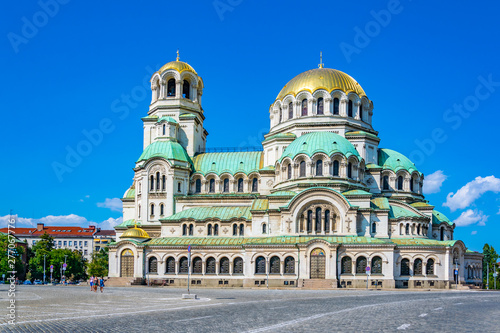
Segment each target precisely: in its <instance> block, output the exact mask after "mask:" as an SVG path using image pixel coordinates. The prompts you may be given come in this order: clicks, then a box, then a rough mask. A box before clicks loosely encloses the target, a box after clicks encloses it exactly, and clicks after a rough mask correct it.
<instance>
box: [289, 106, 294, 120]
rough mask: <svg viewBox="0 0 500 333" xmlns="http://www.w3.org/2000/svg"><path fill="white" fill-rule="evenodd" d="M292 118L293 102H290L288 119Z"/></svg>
mask: <svg viewBox="0 0 500 333" xmlns="http://www.w3.org/2000/svg"><path fill="white" fill-rule="evenodd" d="M292 118H293V103H292V102H290V104H288V119H292Z"/></svg>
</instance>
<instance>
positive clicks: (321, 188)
mask: <svg viewBox="0 0 500 333" xmlns="http://www.w3.org/2000/svg"><path fill="white" fill-rule="evenodd" d="M314 190H328V191H332V192H336V193H337V194H339V195H340V196H341V197H342V198H344V200H345V201H346V202H347V203H348V204H349V206H352V205H351V202H350V201H349V199H347V198H346V197H345V196H344V195H343V194H342V193H340V192H339V191H337V190H336V189H333V188H330V187H326V186H313V187H309V188H307V189H305V190H303V191H301V192H299V193H297V194H295V195H294V196H293V198H291V199H290V200H288V203H287V204H286V205H285V206H282V207H285V208H286V207H289V206H290V204H291V203H292V201H293V200H294V199H295V197H297V196H298V195H300V194H302V193H304V192H306V191H314Z"/></svg>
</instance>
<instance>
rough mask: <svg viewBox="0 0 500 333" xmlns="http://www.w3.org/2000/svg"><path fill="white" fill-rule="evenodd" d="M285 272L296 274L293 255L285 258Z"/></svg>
mask: <svg viewBox="0 0 500 333" xmlns="http://www.w3.org/2000/svg"><path fill="white" fill-rule="evenodd" d="M285 274H295V259H294V258H293V257H286V258H285Z"/></svg>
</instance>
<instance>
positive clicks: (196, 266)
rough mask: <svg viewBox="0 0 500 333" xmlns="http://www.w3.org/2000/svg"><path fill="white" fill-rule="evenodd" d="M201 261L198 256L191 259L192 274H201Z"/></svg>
mask: <svg viewBox="0 0 500 333" xmlns="http://www.w3.org/2000/svg"><path fill="white" fill-rule="evenodd" d="M202 263H203V261H202V260H201V258H200V257H196V258H194V259H193V274H201V273H203V264H202Z"/></svg>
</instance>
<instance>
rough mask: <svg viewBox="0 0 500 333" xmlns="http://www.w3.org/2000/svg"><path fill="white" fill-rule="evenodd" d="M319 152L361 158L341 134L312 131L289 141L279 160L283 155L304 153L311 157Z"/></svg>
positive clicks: (290, 155) (293, 155)
mask: <svg viewBox="0 0 500 333" xmlns="http://www.w3.org/2000/svg"><path fill="white" fill-rule="evenodd" d="M319 152H321V153H324V154H326V155H328V156H331V155H332V154H335V153H341V154H343V155H344V156H345V157H346V158H349V157H351V156H353V155H354V156H356V157H357V158H358V160H361V157H360V156H359V153H358V151H357V150H356V148H354V146H353V145H352V143H350V142H349V140H347V139H346V138H344V137H343V136H340V135H338V134H335V133H331V132H313V133H308V134H304V135H302V136H299V137H298V138H297V139H295V140H294V141H293V142H292V143H290V145H289V146H288V147H287V148H286V149H285V151H284V152H283V155H282V156H281V158H280V162H281V161H282V160H283V159H284V158H285V157H290V158H291V159H293V158H295V156H297V155H299V154H306V155H307V156H309V157H311V156H313V155H314V154H316V153H319Z"/></svg>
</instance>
